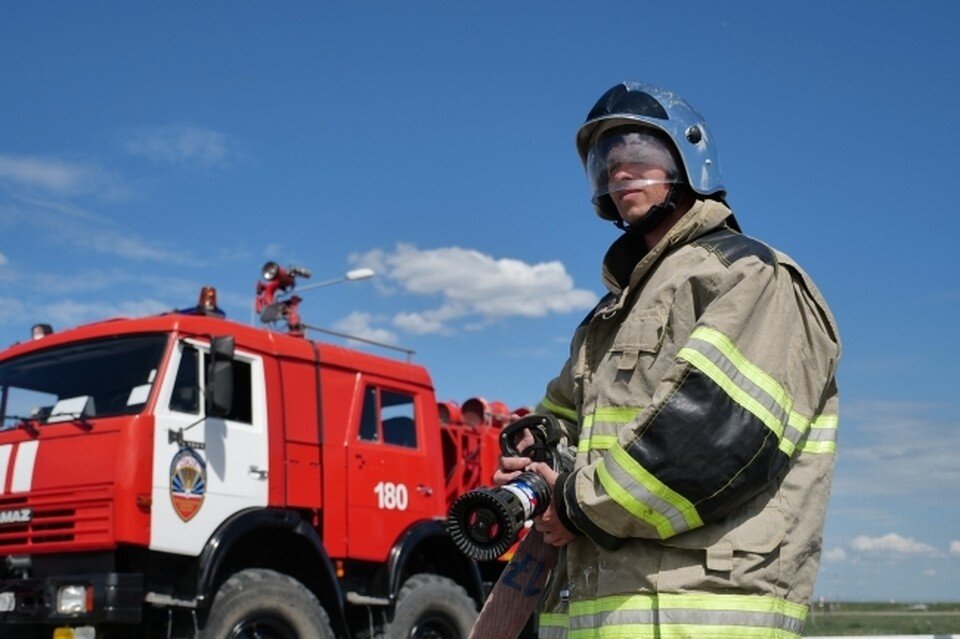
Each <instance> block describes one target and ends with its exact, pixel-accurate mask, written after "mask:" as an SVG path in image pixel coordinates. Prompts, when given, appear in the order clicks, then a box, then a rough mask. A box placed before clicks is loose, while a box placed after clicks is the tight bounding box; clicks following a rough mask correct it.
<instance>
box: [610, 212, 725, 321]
mask: <svg viewBox="0 0 960 639" xmlns="http://www.w3.org/2000/svg"><path fill="white" fill-rule="evenodd" d="M725 223H727V224H728V225H729V226H733V227H734V228H737V223H736V220H735V219H734V218H733V212H732V211H731V210H730V209H729V208H728V207H727V206H726V205H725V204H723V203H722V202H718V201H716V200H697V201H696V202H694V204H693V206H691V207H690V210H689V211H687V212H686V213H685V214H684V216H683V217H682V218H680V220H679V221H678V222H677V223H676V224H674V225H673V227H672V228H671V229H670V230H669V231H667V233H666V235H664V236H663V239H661V240H660V242H658V243H657V245H656V246H654V247H653V248H652V249H651V250H649V251H648V250H647V248H646V245H645V244H644V241H643V237H642V236H635V235H632V234H630V233H624V234H623V235H622V236H620V237H619V238H617V240H616V241H615V242H614V243H613V244H611V245H610V248H609V249H608V250H607V254H606V256H605V257H604V258H603V271H602V278H603V283H604V285H605V286H606V287H607V289H609V290H610V292H611V293H613V294H615V295H616V296H617V297H618V298H619V299H618V300H617V302H616V303H615V306H619V305H620V304H621V303H622V302H621V300H624V299H626V297H627V296H626V295H622V293H623V292H624V291H625V290H627V289H632V288H635V287H636V286H637V285H638V284H639V283H640V281H641V280H642V279H643V278H644V277H645V276H646V275H647V273H648V272H650V269H651V268H652V267H653V266H654V265H655V264H656V263H657V262H659V261H660V258H661V257H663V256H664V255H665V254H666V253H667V252H669V251H670V250H672V249H673V248H674V247H677V246H680V245H682V244H689V243H690V242H692V241H694V240H695V239H697V238H698V237H700V236H701V235H703V234H705V233H707V232H709V231H712V230H714V229H716V228H719V227H721V226H723V225H724V224H725ZM610 310H613V308H612V307H611V308H610Z"/></svg>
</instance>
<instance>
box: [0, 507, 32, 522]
mask: <svg viewBox="0 0 960 639" xmlns="http://www.w3.org/2000/svg"><path fill="white" fill-rule="evenodd" d="M31 519H33V511H32V510H30V509H29V508H17V509H15V510H0V526H9V525H12V524H29V523H30V520H31Z"/></svg>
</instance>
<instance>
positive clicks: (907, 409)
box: [834, 400, 960, 508]
mask: <svg viewBox="0 0 960 639" xmlns="http://www.w3.org/2000/svg"><path fill="white" fill-rule="evenodd" d="M954 412H955V411H954V410H953V408H952V405H951V404H950V403H949V400H948V403H944V404H940V405H935V404H930V403H921V402H896V401H855V402H848V403H847V404H845V405H844V406H843V409H842V415H841V425H840V441H839V444H838V449H839V457H838V462H837V478H836V480H835V481H834V489H835V490H834V494H835V496H838V497H841V498H849V499H851V500H854V499H855V500H856V501H857V503H862V502H863V500H864V499H869V498H880V499H883V500H886V501H887V502H889V501H890V500H898V501H904V502H908V503H909V502H911V501H912V500H914V499H915V500H917V503H920V502H925V501H928V500H929V499H930V490H931V487H932V486H935V487H937V494H938V499H942V500H944V504H943V507H944V508H949V507H957V506H960V473H957V470H956V469H957V466H956V455H955V454H954V453H953V451H955V450H956V449H957V447H958V446H960V428H958V426H960V424H958V423H957V422H956V420H955V419H953V420H952V421H951V419H952V418H951V414H952V413H954ZM845 433H846V435H845ZM847 436H849V438H847ZM848 441H849V442H850V443H851V444H856V446H849V447H848V446H846V442H848ZM891 468H895V469H897V472H895V473H893V472H890V469H891Z"/></svg>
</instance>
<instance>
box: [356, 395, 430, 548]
mask: <svg viewBox="0 0 960 639" xmlns="http://www.w3.org/2000/svg"><path fill="white" fill-rule="evenodd" d="M421 399H422V397H421V396H420V395H418V394H417V393H416V392H414V391H412V390H404V389H402V388H398V387H396V386H387V385H380V384H378V383H375V382H373V381H366V382H365V383H364V388H363V406H362V409H361V411H360V415H359V416H358V419H355V422H358V423H356V424H355V429H352V431H351V432H352V435H348V437H350V438H351V439H350V441H349V443H348V461H347V466H348V469H349V470H348V472H349V476H348V478H347V486H348V488H347V493H348V495H347V497H348V502H347V504H348V506H347V533H348V534H347V539H348V542H347V543H348V546H349V555H350V556H351V557H353V558H355V559H370V560H376V561H382V560H384V559H385V558H386V555H387V552H388V551H389V549H390V547H391V546H392V545H393V543H394V541H396V539H397V538H398V537H399V536H400V534H401V533H402V532H403V531H404V530H405V529H406V528H407V527H408V526H409V525H410V524H411V523H413V522H414V521H417V520H420V519H426V518H430V517H435V516H439V515H440V514H441V513H440V512H439V510H438V508H441V506H439V505H438V504H439V499H441V498H442V494H443V485H442V484H439V485H435V484H436V482H437V479H436V478H438V477H439V476H440V475H442V471H440V470H439V468H440V463H441V461H440V460H439V459H433V460H431V459H428V456H427V446H426V445H425V442H426V437H427V436H428V434H427V433H426V432H425V424H424V419H423V415H424V411H423V407H422V406H418V403H419V401H420V400H421Z"/></svg>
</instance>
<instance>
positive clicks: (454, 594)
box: [387, 574, 478, 639]
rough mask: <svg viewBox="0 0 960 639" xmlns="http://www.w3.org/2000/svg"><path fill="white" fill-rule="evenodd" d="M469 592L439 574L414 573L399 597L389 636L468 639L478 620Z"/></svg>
mask: <svg viewBox="0 0 960 639" xmlns="http://www.w3.org/2000/svg"><path fill="white" fill-rule="evenodd" d="M477 614H478V613H477V607H476V605H475V604H474V602H473V599H471V598H470V596H469V595H468V594H467V591H466V590H464V589H463V588H461V587H460V586H458V585H457V584H456V583H454V582H453V581H451V580H450V579H447V578H446V577H440V576H438V575H430V574H420V575H414V576H413V577H410V579H408V580H407V582H406V583H405V584H403V588H401V589H400V594H399V595H398V596H397V610H396V614H394V616H393V621H392V622H390V625H389V627H388V628H387V639H467V637H468V636H469V635H470V629H471V628H472V627H473V623H474V622H475V621H476V620H477Z"/></svg>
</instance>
